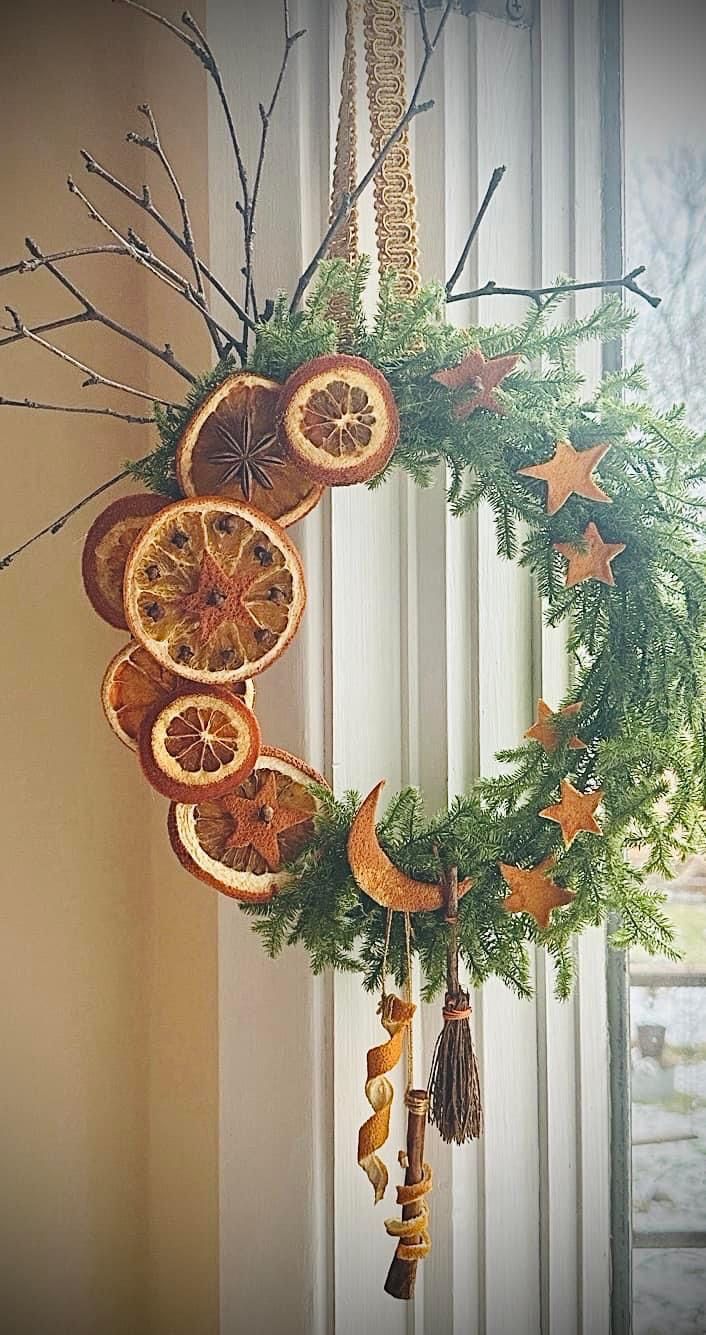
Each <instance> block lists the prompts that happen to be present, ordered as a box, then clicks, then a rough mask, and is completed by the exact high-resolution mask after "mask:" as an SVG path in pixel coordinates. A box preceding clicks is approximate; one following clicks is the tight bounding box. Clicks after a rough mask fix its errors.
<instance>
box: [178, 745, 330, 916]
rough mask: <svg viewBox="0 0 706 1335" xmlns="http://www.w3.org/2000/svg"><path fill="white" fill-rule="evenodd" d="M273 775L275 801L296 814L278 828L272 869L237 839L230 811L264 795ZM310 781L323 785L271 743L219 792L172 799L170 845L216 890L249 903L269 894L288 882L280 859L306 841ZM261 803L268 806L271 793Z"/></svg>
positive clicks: (312, 809)
mask: <svg viewBox="0 0 706 1335" xmlns="http://www.w3.org/2000/svg"><path fill="white" fill-rule="evenodd" d="M272 780H274V785H275V803H276V806H277V807H278V808H281V809H284V810H285V811H289V812H292V813H293V814H294V815H295V816H296V820H294V821H292V823H291V824H289V825H288V826H287V828H286V829H283V830H280V831H279V832H278V833H277V836H276V837H277V845H278V859H277V861H278V865H277V867H276V868H274V869H273V868H272V867H271V866H270V865H269V864H268V862H267V860H266V858H265V857H264V856H263V854H262V852H260V851H258V849H257V848H256V847H255V846H254V845H252V844H247V843H245V844H244V843H243V842H242V834H243V830H242V828H241V829H239V828H238V818H237V816H234V815H233V809H234V808H235V810H236V811H237V810H238V808H237V802H238V800H243V799H244V800H246V801H249V802H254V801H257V799H258V798H261V797H262V794H263V792H264V793H265V795H266V796H268V795H269V792H270V785H271V782H272ZM312 783H316V784H319V785H321V786H324V787H325V786H326V784H325V780H324V779H323V778H322V776H321V775H320V774H317V772H316V770H314V769H311V767H310V766H309V765H306V764H305V763H304V761H303V760H299V759H298V758H297V757H296V756H292V755H289V753H288V752H287V751H280V750H278V749H277V748H275V747H263V748H262V751H261V752H260V755H259V757H258V759H257V761H256V762H255V767H254V769H253V771H252V774H251V775H250V777H249V778H248V779H246V780H245V781H244V782H243V783H242V784H239V785H238V786H237V787H236V788H234V789H232V790H231V791H230V792H228V793H227V794H225V795H224V796H223V797H220V798H214V799H208V800H204V801H199V802H198V803H197V804H189V803H173V804H172V806H171V807H170V810H169V818H168V830H169V838H170V840H171V844H172V848H173V850H174V852H175V853H176V856H177V857H178V859H179V861H180V862H181V864H182V866H183V867H184V868H185V869H186V871H188V872H190V873H191V875H192V876H196V877H197V878H198V880H200V881H204V882H205V884H206V885H210V886H212V887H213V888H214V889H215V890H220V892H221V894H224V895H229V896H231V897H232V898H233V899H240V900H243V901H246V902H249V903H263V902H265V901H267V900H269V899H272V897H273V895H276V894H278V893H279V892H281V891H282V890H284V889H285V888H286V886H287V883H288V882H289V879H290V874H289V872H288V871H286V869H285V867H284V864H285V863H286V862H289V861H291V860H292V859H293V858H295V857H296V856H297V854H298V853H300V852H301V851H302V850H303V849H304V848H305V847H306V845H307V844H308V843H309V842H310V841H311V838H312V835H313V832H314V824H313V822H314V818H315V816H316V813H317V811H318V809H319V799H318V798H317V797H316V796H315V794H314V793H312V791H311V786H310V785H311V784H312ZM262 805H267V806H272V801H271V798H269V796H268V801H267V802H266V803H265V802H264V801H263V802H262ZM267 814H269V813H263V815H267ZM266 824H267V821H266V820H265V821H263V825H266Z"/></svg>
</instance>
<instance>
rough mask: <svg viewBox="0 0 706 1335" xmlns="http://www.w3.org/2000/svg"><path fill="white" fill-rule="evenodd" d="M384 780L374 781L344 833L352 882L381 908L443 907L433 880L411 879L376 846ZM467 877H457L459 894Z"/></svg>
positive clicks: (409, 910)
mask: <svg viewBox="0 0 706 1335" xmlns="http://www.w3.org/2000/svg"><path fill="white" fill-rule="evenodd" d="M384 787H385V780H384V779H382V780H381V781H380V783H376V785H375V787H374V788H373V789H372V790H371V791H370V792H369V793H368V796H367V797H366V798H365V801H364V802H363V803H362V804H361V806H360V808H359V810H358V812H357V814H356V816H355V817H354V820H353V823H352V825H351V828H350V831H349V834H348V845H347V851H348V862H349V865H350V869H351V871H352V873H353V876H354V879H355V882H356V884H357V885H358V886H359V888H360V889H361V890H364V891H365V893H366V895H370V897H371V899H374V900H375V902H376V903H377V904H382V906H383V908H388V909H393V910H395V911H396V912H403V913H424V912H429V911H432V910H434V909H441V908H444V905H445V898H444V892H443V890H442V887H441V885H440V884H438V883H437V882H435V881H415V880H414V878H413V877H412V876H407V875H406V873H405V872H403V871H400V868H399V867H396V866H395V864H394V862H392V860H391V859H390V858H389V857H388V856H387V853H385V852H384V850H383V849H382V848H381V847H380V843H379V841H378V837H377V830H376V828H375V814H376V811H377V804H378V801H379V798H380V793H381V792H382V790H383V788H384ZM472 884H473V882H472V881H470V880H465V881H460V882H459V887H458V894H459V898H461V896H462V895H465V894H466V892H467V891H468V890H470V888H471V885H472Z"/></svg>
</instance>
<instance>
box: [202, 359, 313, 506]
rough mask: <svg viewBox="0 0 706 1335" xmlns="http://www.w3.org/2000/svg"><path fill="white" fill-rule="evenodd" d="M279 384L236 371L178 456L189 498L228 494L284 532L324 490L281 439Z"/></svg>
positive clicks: (214, 396)
mask: <svg viewBox="0 0 706 1335" xmlns="http://www.w3.org/2000/svg"><path fill="white" fill-rule="evenodd" d="M280 390H281V385H279V384H277V381H275V380H268V379H266V378H265V377H264V376H261V375H254V374H253V373H252V372H250V371H237V372H236V373H235V375H232V376H229V377H228V379H227V380H224V381H223V383H222V384H221V385H219V386H218V387H217V389H214V391H213V393H211V394H209V395H208V397H207V398H206V399H204V401H203V403H201V404H200V405H199V408H198V409H197V411H196V412H195V413H194V416H193V417H192V418H191V421H190V422H189V423H188V425H187V427H186V429H185V431H184V433H183V435H182V437H181V440H180V441H179V445H178V447H177V452H176V473H177V478H178V481H179V486H180V487H181V489H182V491H183V493H184V495H185V496H229V497H232V499H233V500H236V501H244V502H245V503H247V504H249V505H252V506H254V508H255V509H256V510H259V511H260V512H261V513H262V514H266V515H269V516H270V518H271V519H276V520H277V522H278V523H280V524H281V525H282V527H283V528H286V527H287V526H288V525H289V524H294V523H296V521H297V520H298V519H302V518H303V517H304V515H306V514H308V513H309V511H310V510H311V509H313V507H314V506H315V505H316V504H317V502H318V501H319V500H320V499H321V496H322V488H321V487H320V486H318V485H317V483H315V482H312V480H311V478H310V477H309V476H307V475H306V474H304V473H302V471H301V469H299V468H298V467H297V465H296V463H294V462H292V460H291V459H290V458H289V457H288V456H287V454H286V453H285V451H284V449H283V447H282V444H281V443H280V441H279V439H278V436H277V420H276V413H277V404H278V400H279V395H280Z"/></svg>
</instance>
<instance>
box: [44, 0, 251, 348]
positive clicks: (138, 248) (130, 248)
mask: <svg viewBox="0 0 706 1335" xmlns="http://www.w3.org/2000/svg"><path fill="white" fill-rule="evenodd" d="M121 3H123V4H126V3H127V0H121ZM67 185H68V187H69V190H70V191H71V194H72V195H76V197H77V199H80V201H81V203H82V204H83V205H84V207H85V208H86V209H87V211H88V215H89V217H90V218H91V219H92V220H93V222H97V223H100V225H101V227H104V228H105V229H106V231H107V232H109V233H110V235H111V236H113V237H115V238H116V240H117V241H119V242H120V243H121V244H122V245H123V246H125V248H126V250H127V252H128V254H129V255H131V256H132V258H133V259H134V260H135V261H136V263H137V264H142V265H144V266H145V268H146V269H149V271H150V272H151V273H153V274H155V275H156V277H157V278H161V280H162V282H163V283H166V285H167V287H170V288H172V290H173V291H174V292H178V293H179V294H180V296H182V297H184V299H185V300H186V301H188V303H189V305H190V306H193V307H194V308H195V309H196V310H197V311H198V312H199V315H201V316H203V317H204V318H206V319H207V320H208V321H211V322H212V323H213V324H214V326H215V328H216V329H217V330H218V332H219V333H221V334H223V336H224V338H226V339H228V340H230V341H231V342H232V344H233V346H234V347H238V340H237V339H236V338H235V335H234V334H233V333H232V331H231V330H229V329H226V328H225V327H224V326H223V325H222V324H221V323H220V322H219V321H218V320H215V319H214V317H213V316H212V315H208V314H207V312H205V311H204V309H203V306H202V305H201V303H200V301H199V299H198V295H197V293H195V292H194V289H193V287H192V286H191V284H190V283H189V282H188V280H187V279H186V278H185V277H184V275H183V274H181V273H179V272H178V271H177V270H176V269H173V268H172V267H171V265H170V264H167V263H166V261H165V260H163V259H160V257H159V256H158V255H155V253H154V251H153V250H152V249H151V247H150V246H148V244H147V242H146V241H143V240H142V237H139V236H138V235H137V233H136V232H134V231H133V230H132V228H130V229H129V231H128V234H127V236H123V234H122V232H119V231H118V229H117V228H116V227H114V226H113V224H112V223H111V222H109V221H108V219H107V218H105V217H104V216H103V214H102V213H99V212H98V209H97V208H96V206H95V204H93V203H92V202H91V200H90V199H89V198H88V196H87V195H84V193H83V191H82V190H80V189H79V187H78V186H77V185H76V182H75V181H74V180H73V178H72V177H71V176H69V178H68V181H67Z"/></svg>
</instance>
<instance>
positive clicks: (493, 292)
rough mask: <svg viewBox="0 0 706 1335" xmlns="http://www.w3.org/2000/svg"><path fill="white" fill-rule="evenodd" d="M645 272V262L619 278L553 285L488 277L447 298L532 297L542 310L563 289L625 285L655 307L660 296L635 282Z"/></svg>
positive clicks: (465, 299)
mask: <svg viewBox="0 0 706 1335" xmlns="http://www.w3.org/2000/svg"><path fill="white" fill-rule="evenodd" d="M644 272H645V266H644V264H641V265H639V266H638V268H637V269H631V270H630V273H626V274H624V275H623V277H622V278H604V279H599V280H597V281H596V282H593V283H557V284H556V285H555V286H554V287H500V286H499V285H498V284H497V283H495V282H493V281H492V279H491V280H490V282H488V283H486V284H485V287H477V288H475V290H474V291H473V292H454V293H453V294H452V295H451V296H450V297H447V298H446V300H447V301H448V302H449V303H450V302H452V301H474V300H475V299H476V297H526V298H527V300H528V301H533V302H534V303H535V305H536V306H537V307H538V308H539V309H540V310H541V309H542V307H543V306H546V304H547V301H551V300H552V297H559V296H561V295H562V294H563V293H564V292H592V291H600V290H605V289H609V288H610V289H617V288H625V289H626V290H627V291H628V292H632V293H633V295H634V296H636V297H642V299H643V301H646V302H648V303H649V305H650V306H654V307H655V308H656V307H657V306H659V305H660V304H661V301H662V298H661V297H655V296H653V295H652V293H650V292H645V290H644V288H641V287H640V286H639V285H638V284H637V283H636V282H635V279H636V278H639V277H640V274H643V273H644Z"/></svg>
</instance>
